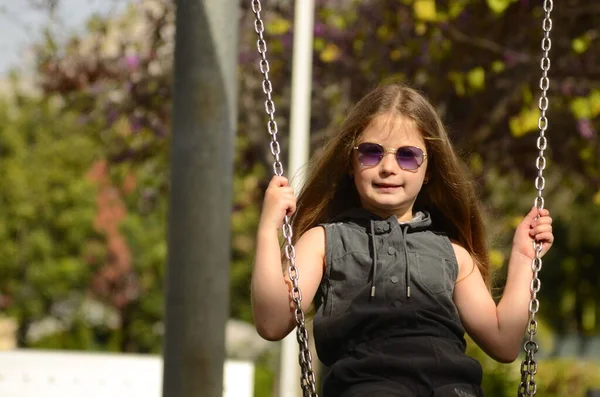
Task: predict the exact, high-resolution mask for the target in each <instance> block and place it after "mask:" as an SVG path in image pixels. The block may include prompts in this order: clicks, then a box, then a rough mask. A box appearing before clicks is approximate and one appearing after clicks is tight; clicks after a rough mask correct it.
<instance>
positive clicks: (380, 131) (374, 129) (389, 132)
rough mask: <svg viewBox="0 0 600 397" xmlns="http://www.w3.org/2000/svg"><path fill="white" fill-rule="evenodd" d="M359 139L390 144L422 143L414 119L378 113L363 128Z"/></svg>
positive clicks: (421, 136)
mask: <svg viewBox="0 0 600 397" xmlns="http://www.w3.org/2000/svg"><path fill="white" fill-rule="evenodd" d="M360 140H361V141H363V142H364V141H367V140H371V141H376V142H377V143H387V144H390V145H404V144H419V145H423V144H424V140H423V134H421V131H419V129H418V128H417V125H416V123H415V122H414V120H412V119H410V118H407V117H404V116H401V115H393V114H392V115H388V114H384V115H380V116H377V117H375V118H374V119H373V120H372V121H371V122H370V123H369V125H367V127H366V128H365V129H364V130H363V132H362V134H361V136H360Z"/></svg>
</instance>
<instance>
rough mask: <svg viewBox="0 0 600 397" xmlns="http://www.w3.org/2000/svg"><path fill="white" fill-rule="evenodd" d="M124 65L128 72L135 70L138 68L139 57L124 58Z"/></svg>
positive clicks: (129, 56)
mask: <svg viewBox="0 0 600 397" xmlns="http://www.w3.org/2000/svg"><path fill="white" fill-rule="evenodd" d="M125 64H126V65H127V68H128V69H129V70H130V71H132V70H135V69H137V68H138V67H139V66H140V57H139V56H137V55H127V56H126V57H125Z"/></svg>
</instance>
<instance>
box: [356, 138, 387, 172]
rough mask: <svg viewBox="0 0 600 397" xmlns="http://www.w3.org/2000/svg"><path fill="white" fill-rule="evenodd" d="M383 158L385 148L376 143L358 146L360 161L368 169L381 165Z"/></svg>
mask: <svg viewBox="0 0 600 397" xmlns="http://www.w3.org/2000/svg"><path fill="white" fill-rule="evenodd" d="M382 158H383V147H382V146H380V145H378V144H375V143H361V144H360V145H358V161H359V162H360V163H361V164H362V165H364V166H367V167H372V166H374V165H377V164H379V162H380V161H381V159H382Z"/></svg>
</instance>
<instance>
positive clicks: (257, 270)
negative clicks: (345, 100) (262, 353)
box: [251, 177, 325, 341]
mask: <svg viewBox="0 0 600 397" xmlns="http://www.w3.org/2000/svg"><path fill="white" fill-rule="evenodd" d="M269 189H271V190H269ZM290 189H291V188H289V187H288V186H287V180H285V178H283V177H275V178H273V180H272V182H271V184H270V186H269V188H268V189H267V193H266V194H265V204H264V206H263V214H262V215H261V220H260V224H259V228H258V234H257V245H256V257H255V263H254V269H253V271H252V282H251V295H252V314H253V316H254V324H255V326H256V330H257V331H258V333H259V335H260V336H262V337H263V338H265V339H267V340H273V341H275V340H280V339H282V338H284V337H285V336H286V335H287V334H289V333H290V331H292V330H293V329H294V327H295V326H296V322H295V318H294V309H295V304H294V302H293V301H292V299H291V296H290V290H291V286H292V283H291V281H290V279H289V276H288V274H287V273H288V272H287V267H286V269H285V271H282V263H281V251H280V246H279V239H278V234H279V231H278V229H279V228H280V227H281V224H282V223H283V217H284V216H285V214H286V213H288V214H290V213H291V212H293V211H294V210H295V198H291V197H290V196H289V194H290ZM292 196H293V192H292ZM294 248H295V252H296V259H295V264H296V267H297V268H298V283H299V287H300V290H301V291H302V309H303V310H305V311H306V310H307V309H308V307H309V306H310V304H311V302H312V300H313V298H314V296H315V293H316V291H317V288H318V287H319V284H320V282H321V278H322V276H323V266H324V255H325V254H324V253H325V232H324V230H323V228H322V227H315V228H312V229H310V230H308V231H307V232H306V233H305V234H304V235H302V236H301V237H300V238H299V239H298V241H297V242H296V244H295V247H294Z"/></svg>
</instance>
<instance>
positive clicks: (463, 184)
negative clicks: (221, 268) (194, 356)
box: [252, 84, 554, 397]
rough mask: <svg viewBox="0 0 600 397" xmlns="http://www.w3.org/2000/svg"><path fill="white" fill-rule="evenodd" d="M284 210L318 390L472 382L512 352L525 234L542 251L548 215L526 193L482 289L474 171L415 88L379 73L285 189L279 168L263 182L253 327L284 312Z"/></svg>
mask: <svg viewBox="0 0 600 397" xmlns="http://www.w3.org/2000/svg"><path fill="white" fill-rule="evenodd" d="M286 214H287V215H290V214H294V218H293V230H294V236H300V238H298V239H296V238H295V239H294V241H295V244H294V245H295V252H296V266H297V268H298V270H299V275H300V277H299V286H300V289H301V291H302V296H303V300H302V307H303V310H307V309H308V308H309V305H310V304H311V302H313V303H314V305H315V309H316V313H315V317H314V323H313V326H314V341H315V345H316V349H317V353H318V355H319V358H320V359H321V361H322V362H323V363H324V364H325V365H327V366H329V369H330V370H329V372H328V375H327V376H326V378H325V379H324V381H323V395H324V396H325V397H342V396H343V397H350V396H352V397H354V396H376V397H384V396H403V397H406V396H415V397H416V396H419V397H421V396H462V397H469V396H472V397H475V396H481V395H482V391H481V388H480V384H481V378H482V373H481V366H480V365H479V363H478V362H477V361H476V360H474V359H472V358H470V357H468V356H467V355H466V354H465V348H466V343H465V339H464V333H465V330H466V332H467V333H468V334H469V335H470V336H471V337H472V339H473V340H474V341H475V342H476V343H477V344H478V345H479V346H480V347H481V348H482V349H483V350H484V351H485V352H486V353H487V354H488V355H490V356H491V357H492V358H494V359H495V360H497V361H499V362H503V363H509V362H512V361H514V360H515V359H516V357H517V356H518V354H519V352H520V349H521V346H522V340H523V336H524V334H525V328H526V325H527V323H528V308H529V300H530V298H531V295H530V290H529V288H530V282H531V279H532V277H533V273H532V270H531V262H532V259H533V258H534V256H535V251H534V247H533V240H538V241H540V242H542V243H543V250H542V252H541V254H542V255H543V254H545V253H546V252H547V251H548V249H549V248H550V246H551V245H552V242H553V240H554V237H553V235H552V226H551V223H552V219H551V218H550V216H549V212H548V211H547V210H545V209H543V210H541V211H539V217H538V218H537V219H536V217H537V216H538V210H537V209H536V208H535V207H534V208H532V209H531V211H530V212H529V214H527V216H526V217H525V219H524V220H523V221H522V222H521V224H520V225H519V226H518V227H517V230H516V232H515V235H514V239H513V246H512V252H511V256H510V261H509V264H508V279H507V282H506V287H505V290H504V296H503V297H502V299H501V300H500V302H499V303H498V305H496V304H495V302H494V300H493V299H492V296H491V295H490V271H489V267H490V265H489V258H488V252H487V247H486V242H485V233H484V231H485V225H484V222H483V219H482V211H481V209H480V204H479V202H478V199H477V197H476V193H475V185H474V182H473V180H472V179H471V177H470V176H469V172H468V170H467V168H466V167H465V166H464V164H463V163H462V162H461V161H460V160H459V158H458V157H457V155H456V153H455V150H454V149H453V147H452V144H451V143H450V140H449V138H448V135H447V133H446V131H445V129H444V127H443V125H442V122H441V121H440V119H439V117H438V116H437V114H436V112H435V110H434V108H433V107H432V106H431V104H429V103H428V102H427V101H426V100H425V99H424V98H423V97H422V96H421V95H419V94H418V93H417V92H416V91H414V90H412V89H410V88H407V87H404V86H401V85H396V84H392V85H384V86H381V87H379V88H377V89H375V90H374V91H372V92H371V93H370V94H368V95H367V96H366V97H365V98H363V99H362V100H361V101H360V102H359V103H358V104H357V105H356V106H355V108H354V109H353V110H352V111H351V112H350V114H349V115H348V117H347V118H346V120H345V121H344V123H343V124H342V126H341V129H340V132H339V134H337V135H336V136H335V137H334V138H333V139H332V141H331V142H330V143H329V144H328V145H327V146H326V147H325V149H324V151H323V153H322V155H321V156H320V157H319V158H318V159H316V160H315V161H314V163H313V164H312V167H311V169H310V171H309V174H308V176H307V180H306V183H305V186H304V188H303V190H302V192H301V194H300V195H299V197H298V201H297V202H296V199H295V196H294V192H293V190H292V188H291V187H290V186H289V185H288V182H287V180H286V179H285V178H284V177H274V178H273V179H272V181H271V182H270V184H269V187H268V188H267V191H266V194H265V198H264V203H263V210H262V214H261V218H260V224H259V227H258V241H257V248H256V261H255V265H254V269H253V275H252V309H253V314H254V319H255V324H256V328H257V330H258V333H259V334H260V335H261V336H262V337H263V338H265V339H268V340H272V341H275V340H280V339H282V338H284V337H285V336H286V335H287V334H288V333H289V332H290V331H292V330H293V329H294V327H295V325H296V323H295V319H294V316H293V307H294V305H293V302H292V301H291V298H290V292H289V291H290V286H291V282H290V280H289V278H288V275H287V272H285V273H286V274H283V275H282V261H281V253H280V252H281V251H280V245H279V239H278V229H280V228H281V227H282V224H283V220H284V217H285V215H286Z"/></svg>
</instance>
